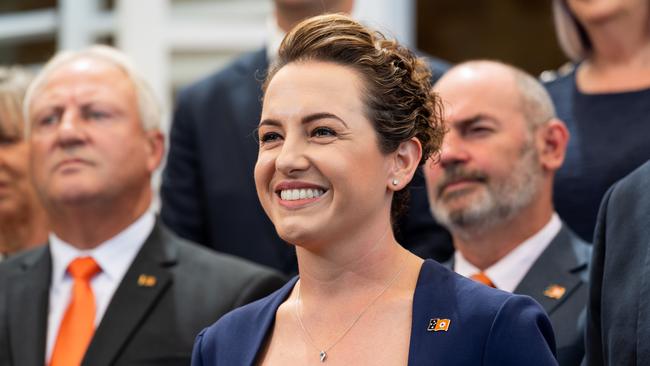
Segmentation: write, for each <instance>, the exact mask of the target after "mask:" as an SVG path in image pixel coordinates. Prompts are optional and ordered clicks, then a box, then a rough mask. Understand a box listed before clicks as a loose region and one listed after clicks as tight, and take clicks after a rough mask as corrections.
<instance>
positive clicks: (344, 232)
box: [193, 15, 555, 365]
mask: <svg viewBox="0 0 650 366" xmlns="http://www.w3.org/2000/svg"><path fill="white" fill-rule="evenodd" d="M428 80H429V71H428V69H427V68H426V66H425V65H424V64H423V63H422V62H421V61H420V60H419V59H417V58H416V57H415V56H414V55H413V54H412V53H411V52H410V51H409V50H407V49H405V48H404V47H402V46H400V45H399V44H398V43H396V42H394V41H390V40H387V39H385V38H384V37H383V36H382V35H381V34H378V33H376V32H373V31H371V30H369V29H367V28H365V27H364V26H362V25H361V24H359V23H357V22H355V21H353V20H351V19H350V18H348V17H346V16H342V15H325V16H319V17H315V18H311V19H308V20H306V21H304V22H303V23H301V24H299V25H298V26H297V27H296V28H294V30H293V31H292V32H290V33H289V34H288V35H287V36H286V37H285V39H284V41H283V42H282V45H281V47H280V51H279V57H278V60H277V62H276V64H275V65H274V66H273V67H272V69H271V70H270V72H269V75H268V77H267V80H266V83H265V87H264V91H265V95H264V103H263V108H262V116H261V121H260V124H259V130H258V135H259V141H260V148H259V155H258V160H257V164H256V166H255V182H256V187H257V192H258V196H259V199H260V202H261V203H262V206H263V208H264V210H265V211H266V213H267V215H268V216H269V217H270V218H271V220H272V221H273V224H274V225H275V227H276V230H277V231H278V234H279V235H280V237H282V239H284V240H285V241H287V242H289V243H291V244H293V245H294V246H295V247H296V254H297V258H298V266H299V273H300V276H299V278H298V277H297V278H295V279H294V280H293V281H290V282H289V283H288V284H287V285H286V286H285V287H284V288H282V289H281V290H279V291H278V292H276V293H274V294H272V295H271V296H269V297H267V298H266V299H264V300H262V301H259V302H257V303H254V304H251V305H250V306H246V307H244V308H241V309H239V310H236V311H234V312H233V313H230V314H229V315H226V316H225V317H224V318H222V319H221V320H219V321H218V322H217V323H216V324H215V325H214V326H212V327H210V328H208V329H207V330H205V331H204V332H202V333H201V334H200V335H199V337H198V338H197V341H196V345H195V349H194V355H193V364H194V365H217V364H225V365H250V364H254V363H257V364H269V365H308V364H314V363H318V362H321V363H322V362H327V363H333V364H339V365H369V364H372V365H404V364H411V365H421V364H430V363H431V360H433V359H436V363H439V364H472V365H480V364H486V365H487V364H499V365H519V364H522V363H524V362H526V363H527V364H532V365H554V364H555V360H554V356H553V353H554V346H553V334H552V330H551V326H550V324H549V322H548V319H547V318H546V316H545V315H544V314H543V311H542V310H541V308H540V307H539V306H538V305H537V304H535V303H534V302H533V301H531V300H530V299H528V298H524V297H520V296H516V295H511V294H506V293H504V292H501V291H497V290H494V289H490V288H488V287H486V286H483V285H479V284H476V283H474V282H473V281H471V280H467V279H464V278H462V277H459V276H457V275H455V274H453V273H452V272H450V271H449V270H447V269H445V268H443V267H442V266H441V265H439V264H437V263H436V262H434V261H431V260H429V261H423V260H422V259H420V258H418V257H416V256H414V255H413V254H411V253H410V252H408V251H407V250H405V249H404V248H402V246H401V245H400V244H399V243H398V242H397V241H396V240H395V236H394V233H393V229H392V225H391V223H392V222H394V219H395V218H396V217H397V216H398V215H399V211H400V210H401V208H402V207H403V205H404V204H405V199H406V197H405V196H404V194H403V193H402V192H404V188H405V187H407V185H408V184H409V182H410V180H411V179H412V177H413V174H414V173H415V170H416V169H417V167H418V166H419V165H420V164H422V163H423V162H424V161H425V160H426V159H427V158H429V157H430V156H431V155H435V154H437V153H438V151H439V149H440V144H441V140H442V136H443V131H444V130H443V127H442V125H441V117H440V116H441V113H440V107H439V105H440V102H439V100H438V98H437V96H435V95H432V94H431V93H430V87H431V85H430V84H429V81H428ZM251 319H256V321H254V322H251V321H250V320H251ZM506 334H507V337H505V335H506ZM459 344H463V351H462V352H453V351H452V350H453V349H454V348H453V347H454V345H456V346H455V347H456V348H457V347H458V346H457V345H459ZM530 354H535V355H536V357H535V360H530V359H529V357H528V356H529V355H530Z"/></svg>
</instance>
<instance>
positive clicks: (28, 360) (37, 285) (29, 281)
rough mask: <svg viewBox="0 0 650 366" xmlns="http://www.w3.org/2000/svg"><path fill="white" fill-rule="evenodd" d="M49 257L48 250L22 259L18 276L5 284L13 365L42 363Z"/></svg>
mask: <svg viewBox="0 0 650 366" xmlns="http://www.w3.org/2000/svg"><path fill="white" fill-rule="evenodd" d="M51 277H52V257H51V256H50V250H49V246H45V247H43V248H39V249H37V250H35V251H34V252H32V253H30V254H29V255H27V256H26V257H25V258H23V263H22V267H21V272H19V273H17V274H15V276H12V278H10V279H9V281H8V286H10V288H11V291H9V292H8V294H9V298H8V312H7V313H8V316H9V319H8V322H9V338H10V339H9V341H10V345H11V353H12V358H13V364H14V365H21V366H37V365H38V366H42V365H43V363H44V362H45V345H46V334H47V314H48V304H49V300H48V299H49V287H50V279H51Z"/></svg>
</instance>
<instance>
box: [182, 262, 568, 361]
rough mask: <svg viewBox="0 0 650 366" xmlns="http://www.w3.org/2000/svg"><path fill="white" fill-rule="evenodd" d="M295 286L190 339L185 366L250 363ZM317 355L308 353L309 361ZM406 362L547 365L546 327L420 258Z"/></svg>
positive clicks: (539, 318)
mask: <svg viewBox="0 0 650 366" xmlns="http://www.w3.org/2000/svg"><path fill="white" fill-rule="evenodd" d="M296 281H297V277H296V278H294V279H293V280H292V281H290V282H289V283H287V284H286V285H285V286H284V287H283V288H281V289H280V290H278V291H276V292H274V293H273V294H271V295H270V296H267V297H265V298H263V299H261V300H258V301H256V302H254V303H251V304H248V305H246V306H243V307H241V308H239V309H237V310H234V311H232V312H230V313H228V314H227V315H225V316H224V317H223V318H221V319H220V320H219V321H218V322H217V323H216V324H214V325H212V326H210V327H209V328H207V329H205V330H204V331H202V332H201V333H200V334H199V336H198V337H197V338H196V344H195V345H194V352H193V354H192V365H193V366H224V365H225V366H230V365H237V366H248V365H254V364H256V359H257V358H258V357H259V354H260V351H262V350H263V349H264V345H265V344H266V343H267V339H268V335H269V333H270V331H271V330H272V329H273V322H274V319H275V313H276V311H277V309H278V307H279V306H280V305H281V304H282V303H283V302H284V301H285V300H286V299H287V297H288V296H289V294H290V293H291V289H292V288H293V287H294V285H295V283H296ZM434 318H442V319H449V323H448V324H449V327H448V328H447V330H446V331H444V332H443V331H437V332H436V331H431V330H429V329H428V328H429V327H430V326H431V320H433V319H434ZM251 319H254V320H255V321H251ZM233 334H237V335H238V337H233V336H232V335H233ZM332 352H336V349H333V350H332ZM317 355H318V353H317V351H316V350H314V358H316V357H317ZM326 364H327V363H326ZM408 364H409V365H410V366H427V365H444V366H456V365H458V366H480V365H484V366H522V365H525V366H554V365H557V361H556V360H555V342H554V340H553V330H552V328H551V324H550V322H549V320H548V318H547V317H546V315H545V314H544V311H543V310H542V309H541V308H540V307H539V305H538V304H537V303H536V302H535V301H533V300H531V299H530V298H529V297H527V296H519V295H513V294H510V293H507V292H504V291H500V290H495V289H493V288H489V287H487V286H483V285H481V284H478V283H476V282H474V281H472V280H469V279H467V278H465V277H462V276H460V275H458V274H456V273H454V272H452V271H450V270H449V269H447V268H444V267H443V266H442V265H440V264H439V263H437V262H435V261H433V260H426V261H424V263H423V264H422V268H421V270H420V275H419V277H418V281H417V285H416V287H415V293H414V294H413V315H412V319H411V336H410V339H409V355H408Z"/></svg>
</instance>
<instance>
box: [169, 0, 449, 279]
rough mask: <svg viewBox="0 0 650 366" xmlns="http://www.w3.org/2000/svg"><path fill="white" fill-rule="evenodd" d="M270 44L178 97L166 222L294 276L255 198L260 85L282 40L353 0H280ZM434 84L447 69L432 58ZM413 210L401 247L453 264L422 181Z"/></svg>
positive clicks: (287, 253) (414, 189) (291, 260)
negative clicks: (307, 22) (296, 28)
mask: <svg viewBox="0 0 650 366" xmlns="http://www.w3.org/2000/svg"><path fill="white" fill-rule="evenodd" d="M274 4H275V20H276V24H272V26H273V29H271V30H270V31H269V34H270V39H269V40H268V42H267V44H266V46H265V47H264V48H262V49H259V50H257V51H254V52H252V53H248V54H245V55H243V56H242V57H240V58H238V59H237V60H235V61H234V62H233V63H232V64H231V65H230V66H228V67H226V68H225V69H224V70H221V71H219V72H217V73H215V74H213V75H210V76H208V77H207V78H205V79H203V80H201V81H199V82H197V83H196V84H193V85H191V86H189V87H188V88H186V89H184V90H183V91H181V93H180V94H179V96H178V100H177V106H176V110H175V113H174V118H173V123H172V127H171V134H170V144H171V145H170V151H169V155H168V158H167V165H166V167H165V170H164V172H163V178H162V186H161V198H162V209H161V218H162V220H163V222H165V223H166V224H167V225H168V226H169V227H170V228H171V229H172V230H174V231H175V232H176V233H177V234H179V235H180V236H182V237H184V238H187V239H189V240H192V241H195V242H198V243H201V244H204V245H206V246H208V247H211V248H214V249H216V250H217V251H219V252H224V253H230V254H234V255H237V256H240V257H243V258H247V259H250V260H253V261H255V262H258V263H262V264H265V265H268V266H271V267H273V268H276V269H279V270H281V271H283V272H285V273H288V274H289V273H295V272H296V270H297V268H296V257H295V253H294V250H293V248H292V247H291V246H289V245H287V243H285V242H284V241H282V239H280V238H279V237H278V235H277V233H276V232H275V230H274V229H273V225H272V224H271V222H270V221H269V219H268V218H267V217H266V215H265V214H264V212H263V210H262V207H261V206H260V204H259V201H258V200H257V195H256V194H255V185H254V182H253V167H254V165H255V159H256V157H257V151H258V148H257V143H256V141H255V137H254V136H255V129H256V128H257V124H258V122H259V119H260V113H261V108H262V107H261V81H262V80H263V79H264V77H265V74H266V71H267V69H268V67H269V64H270V62H272V61H273V60H274V59H275V58H276V57H277V55H276V54H277V48H278V47H279V45H280V41H281V40H282V37H283V36H284V33H285V32H287V31H288V30H289V29H291V27H293V26H294V25H295V24H297V23H298V22H299V21H301V20H302V19H305V18H308V17H310V16H313V15H317V14H320V13H323V12H344V13H349V12H350V11H351V10H352V8H353V1H352V0H309V1H287V0H275V1H274ZM429 60H430V61H431V65H433V66H434V68H433V69H434V75H433V77H434V78H437V77H439V76H440V75H442V72H443V71H444V70H445V69H446V68H447V64H446V63H444V62H442V61H440V60H437V59H434V58H429ZM410 191H411V195H412V199H411V208H410V209H409V211H408V213H407V214H406V215H405V216H404V217H403V218H402V220H401V221H400V224H399V228H400V232H399V233H398V235H399V236H400V238H401V239H402V242H403V243H404V244H405V245H406V246H407V247H408V248H409V249H411V250H413V251H414V252H415V253H416V254H419V255H421V256H422V257H425V258H426V257H433V258H436V259H439V260H440V259H444V258H448V256H449V255H450V254H451V252H452V246H451V239H450V237H449V234H448V233H447V232H446V231H445V230H444V229H442V228H441V227H440V226H438V225H437V224H436V223H435V222H434V220H433V218H432V217H431V215H430V213H429V207H428V203H427V199H426V190H425V188H424V181H423V178H422V177H421V175H420V174H418V175H417V176H416V178H415V180H414V182H413V184H412V186H411V188H410Z"/></svg>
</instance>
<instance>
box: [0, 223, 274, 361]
mask: <svg viewBox="0 0 650 366" xmlns="http://www.w3.org/2000/svg"><path fill="white" fill-rule="evenodd" d="M51 271H52V263H51V256H50V250H49V246H45V247H41V248H38V249H35V250H33V251H30V252H27V253H25V254H22V255H17V256H16V257H12V258H11V259H9V260H8V261H6V262H3V263H2V264H0V365H1V366H10V365H12V366H37V365H39V366H42V365H43V364H44V361H45V345H46V331H47V321H48V297H49V287H50V278H51ZM142 274H145V275H148V276H153V277H155V279H156V280H155V284H153V286H149V287H147V286H143V285H140V284H138V278H139V276H140V275H142ZM283 283H284V281H283V278H282V277H280V276H279V275H277V274H276V273H274V272H272V271H270V270H267V269H264V268H261V267H258V266H255V265H252V264H249V263H245V262H244V261H242V260H240V259H236V258H232V257H228V256H220V255H217V254H215V253H212V252H210V251H208V250H206V249H204V248H201V247H199V246H197V245H194V244H191V243H188V242H186V241H184V240H182V239H180V238H178V237H176V236H175V235H173V234H172V233H171V232H170V231H168V230H167V229H165V228H163V227H161V226H160V225H158V224H157V225H156V226H155V227H154V229H153V232H152V233H151V235H150V236H149V238H148V239H147V240H146V242H145V243H144V245H143V246H142V248H141V250H140V252H139V253H138V254H137V256H136V258H135V260H134V261H133V263H132V264H131V266H130V268H129V269H128V271H127V273H126V275H125V276H124V279H123V280H122V282H121V283H120V285H119V287H118V289H117V290H116V292H115V294H114V295H113V298H112V299H111V302H110V304H109V306H108V309H107V310H106V313H105V315H104V317H103V318H102V321H101V323H100V324H99V326H98V327H97V329H96V331H95V334H94V336H93V339H92V341H91V343H90V345H89V347H88V350H87V352H86V355H85V357H84V361H83V365H88V366H91V365H92V366H102V365H188V364H189V362H190V354H191V351H192V344H193V341H194V338H195V336H196V334H197V333H198V332H199V331H200V330H201V329H203V328H204V327H205V326H206V325H208V324H211V323H212V322H214V321H215V320H216V319H218V318H219V317H221V315H223V314H225V313H226V312H228V311H229V310H231V309H233V308H236V307H238V306H241V305H244V304H246V303H248V302H250V301H252V300H254V299H257V298H260V297H263V296H265V295H267V294H269V293H271V292H272V291H274V290H276V289H278V288H279V287H280V286H282V284H283Z"/></svg>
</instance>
